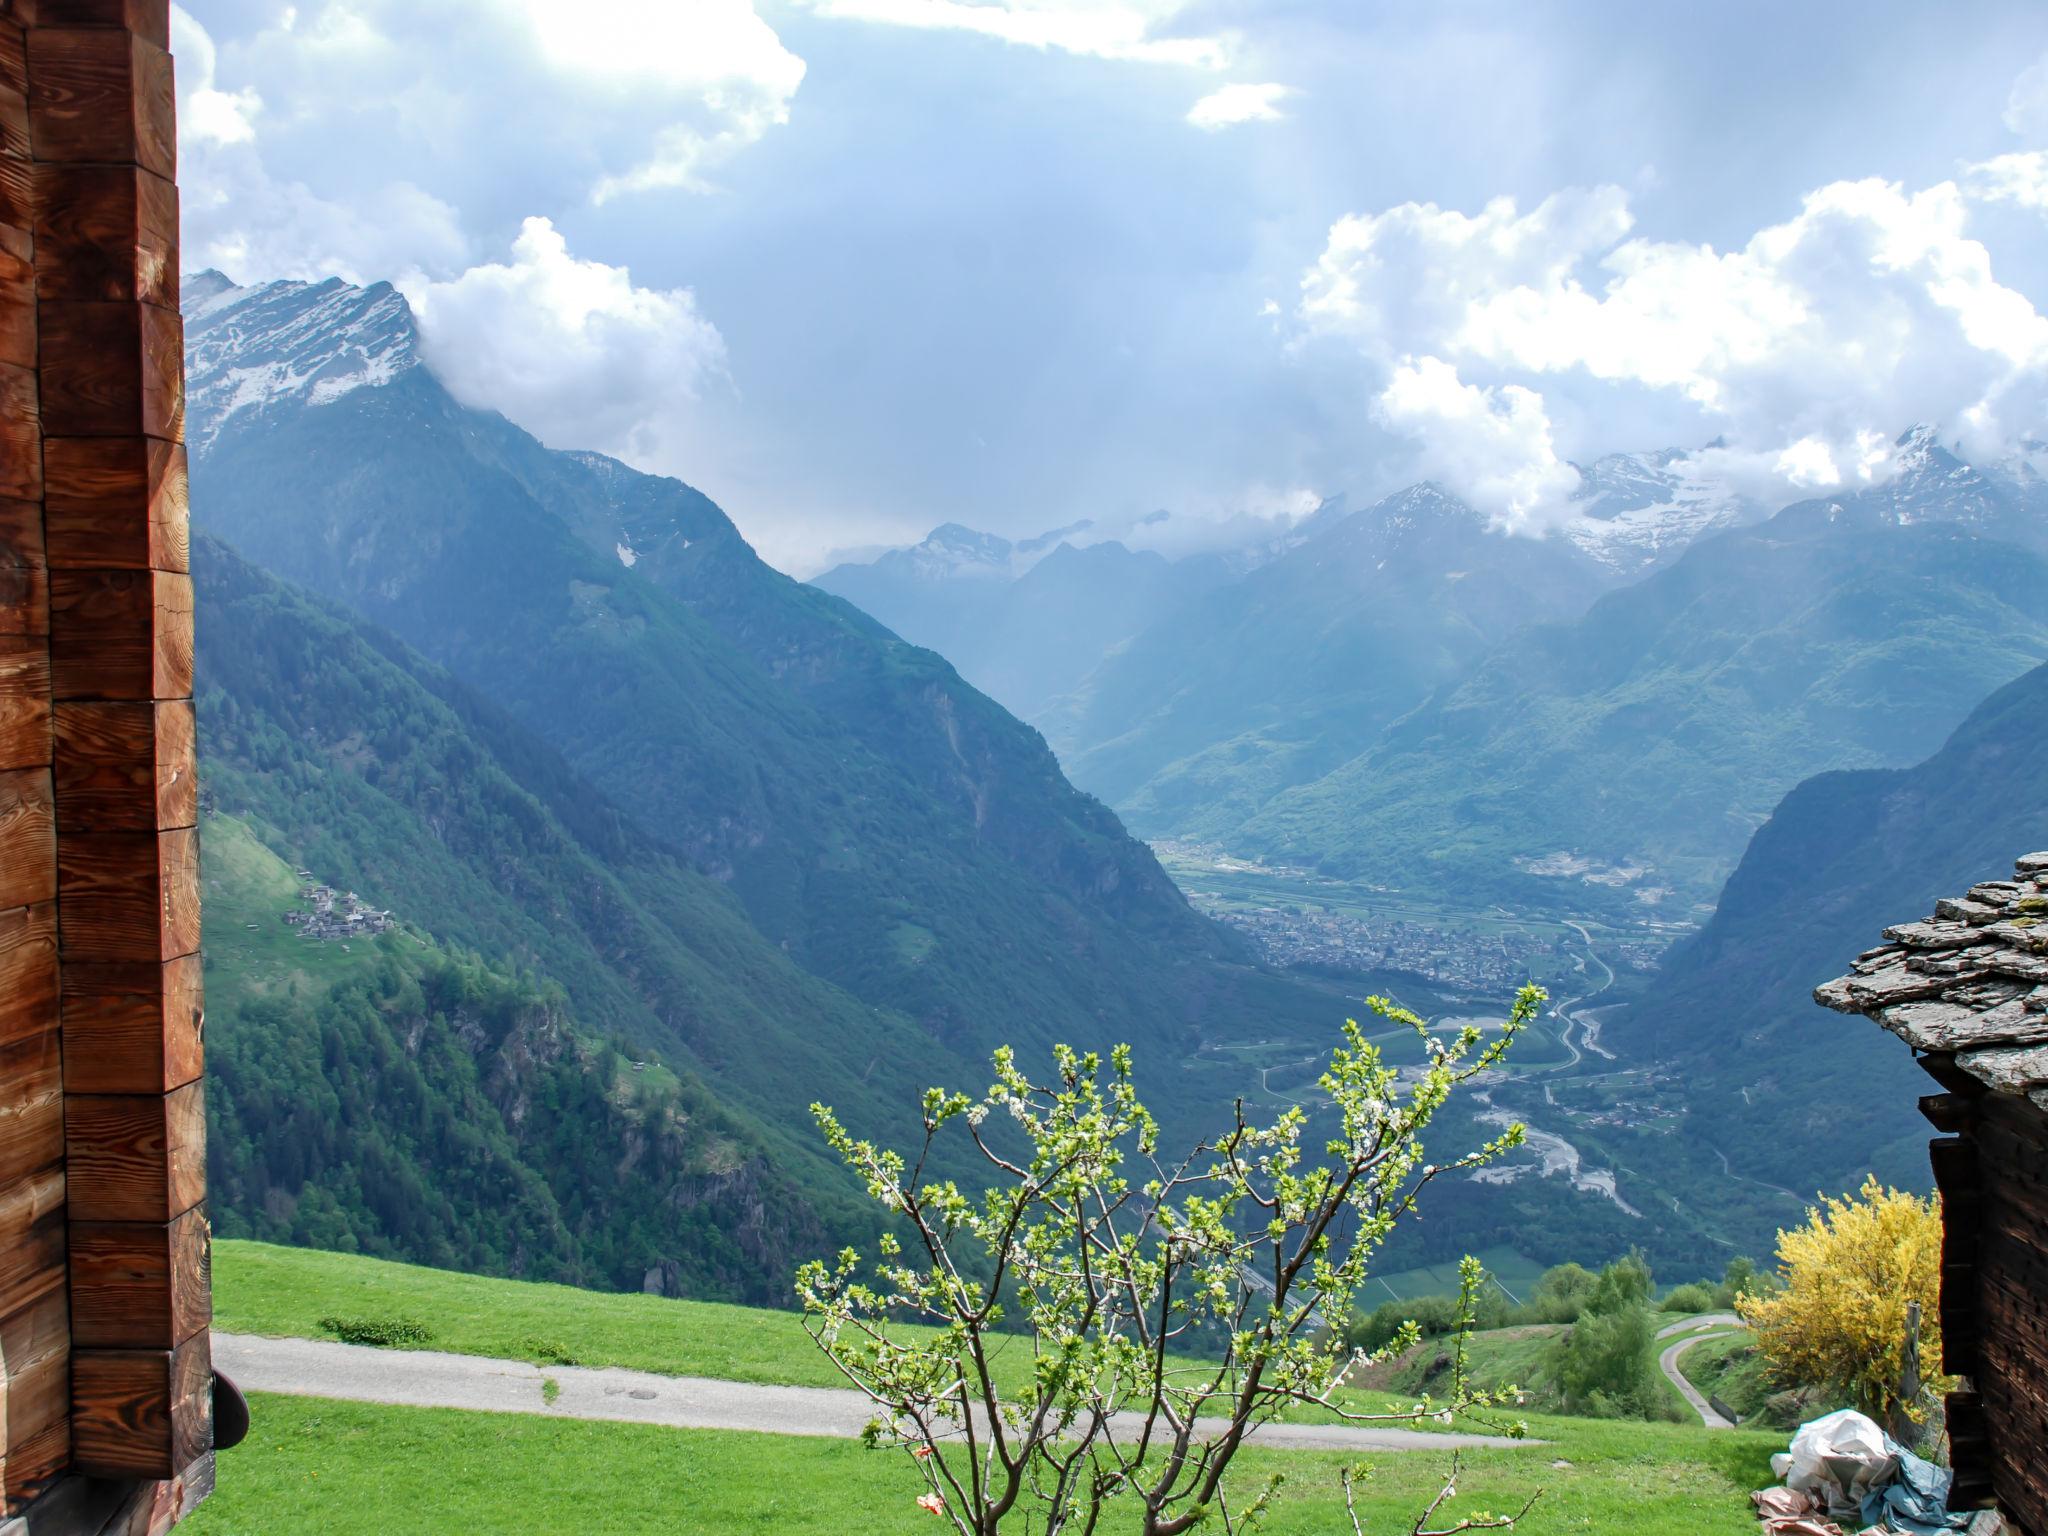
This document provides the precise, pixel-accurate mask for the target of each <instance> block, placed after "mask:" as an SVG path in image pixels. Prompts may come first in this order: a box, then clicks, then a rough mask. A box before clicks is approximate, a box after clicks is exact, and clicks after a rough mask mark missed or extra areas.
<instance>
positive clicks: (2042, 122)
mask: <svg viewBox="0 0 2048 1536" xmlns="http://www.w3.org/2000/svg"><path fill="white" fill-rule="evenodd" d="M2005 126H2006V127H2008V128H2010V129H2011V130H2012V131H2013V132H2014V133H2017V134H2022V135H2024V136H2026V137H2027V138H2031V139H2037V140H2038V139H2048V53H2044V54H2042V55H2041V57H2040V58H2038V59H2036V60H2034V62H2033V63H2031V64H2029V65H2028V66H2027V67H2026V68H2025V69H2023V70H2021V71H2020V76H2019V78H2018V79H2017V80H2015V81H2013V83H2012V91H2011V93H2010V94H2009V95H2007V97H2006V98H2005Z"/></svg>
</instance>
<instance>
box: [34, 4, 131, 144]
mask: <svg viewBox="0 0 2048 1536" xmlns="http://www.w3.org/2000/svg"><path fill="white" fill-rule="evenodd" d="M33 9H34V8H33V7H30V10H31V11H33ZM34 20H35V17H34V16H33V15H32V14H31V15H27V16H24V15H23V14H22V9H21V6H20V5H19V3H17V0H0V95H7V94H12V95H15V96H19V97H21V98H23V99H24V100H26V99H27V97H28V38H27V37H26V35H24V33H23V31H22V23H23V22H24V21H34ZM164 46H165V47H169V46H170V45H169V44H168V43H167V44H165V45H164ZM21 153H23V154H27V153H28V146H27V145H26V144H23V145H22V146H21Z"/></svg>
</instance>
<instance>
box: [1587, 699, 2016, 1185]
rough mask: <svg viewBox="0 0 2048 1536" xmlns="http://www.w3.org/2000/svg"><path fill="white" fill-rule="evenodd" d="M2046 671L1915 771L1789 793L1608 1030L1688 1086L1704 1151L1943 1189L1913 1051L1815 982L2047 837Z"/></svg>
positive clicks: (1790, 1172) (1741, 1163)
mask: <svg viewBox="0 0 2048 1536" xmlns="http://www.w3.org/2000/svg"><path fill="white" fill-rule="evenodd" d="M2044 743H2048V667H2037V668H2035V669H2034V670H2033V671H2031V672H2029V673H2027V674H2026V675H2025V676H2024V677H2021V678H2020V679H2018V680H2017V681H2015V682H2013V683H2010V684H2008V685H2007V686H2006V687H2004V688H2001V689H1999V690H1998V691H1997V692H1996V693H1994V694H1992V695H1991V697H1990V698H1988V699H1986V700H1985V701H1984V702H1983V703H1982V704H1980V705H1979V706H1978V707H1977V708H1976V709H1974V710H1973V711H1971V713H1970V715H1969V717H1968V718H1967V719H1966V720H1965V721H1964V722H1963V723H1962V725H1961V726H1959V727H1958V728H1957V729H1956V731H1955V733H1954V734H1953V735H1952V736H1951V737H1950V738H1949V740H1948V742H1947V743H1946V744H1945V745H1944V746H1943V747H1942V748H1941V750H1940V751H1938V752H1936V753H1935V754H1934V755H1933V756H1932V757H1929V758H1928V759H1927V760H1926V761H1924V762H1922V763H1920V764H1918V765H1916V766H1914V767H1911V768H1905V769H1893V770H1865V771H1861V772H1851V773H1828V774H1822V775H1820V776H1818V777H1816V778H1812V779H1808V780H1807V781H1806V782H1805V783H1803V784H1801V785H1799V786H1798V788H1796V789H1794V790H1793V791H1792V793H1791V794H1789V795H1787V796H1786V797H1785V799H1784V801H1783V802H1782V803H1781V804H1780V805H1779V806H1778V807H1777V809H1776V810H1775V811H1774V812H1773V813H1772V815H1771V817H1770V819H1769V820H1768V821H1767V822H1765V823H1764V825H1763V826H1762V828H1760V829H1759V830H1758V832H1757V834H1756V836H1755V838H1754V839H1752V841H1751V842H1750V845H1749V849H1748V851H1747V852H1746V853H1745V854H1744V855H1743V858H1742V862H1741V864H1740V865H1739V866H1738V867H1737V868H1736V871H1735V873H1734V874H1733V875H1731V876H1730V877H1729V880H1728V884H1727V888H1726V889H1725V890H1724V891H1723V892H1722V895H1721V902H1720V906H1719V908H1718V909H1717V910H1716V912H1715V914H1714V917H1713V920H1712V921H1711V922H1710V923H1708V924H1707V926H1706V928H1705V929H1704V930H1703V931H1702V932H1701V933H1700V934H1699V935H1698V936H1697V937H1696V938H1695V939H1693V940H1692V941H1691V942H1689V943H1688V944H1686V945H1685V946H1684V947H1682V948H1681V949H1679V950H1678V951H1676V952H1675V953H1674V954H1673V955H1672V957H1671V959H1670V961H1669V963H1668V964H1667V965H1666V966H1665V968H1664V970H1663V972H1662V974H1661V975H1660V976H1659V977H1658V978H1657V980H1656V982H1655V984H1654V985H1653V986H1651V987H1650V988H1649V989H1648V991H1647V992H1646V993H1645V994H1644V995H1643V997H1642V998H1641V1000H1640V1001H1639V1002H1637V1003H1636V1004H1635V1005H1634V1006H1632V1007H1631V1008H1629V1009H1628V1010H1627V1011H1625V1012H1623V1013H1620V1014H1618V1015H1616V1016H1614V1017H1612V1018H1611V1019H1610V1021H1609V1024H1608V1027H1607V1028H1606V1029H1605V1030H1604V1031H1603V1038H1604V1039H1606V1040H1607V1041H1608V1042H1609V1043H1611V1044H1613V1045H1614V1046H1615V1047H1616V1049H1618V1050H1621V1051H1622V1052H1623V1053H1624V1054H1625V1055H1627V1056H1633V1057H1635V1058H1637V1059H1653V1060H1655V1061H1657V1062H1659V1063H1661V1064H1663V1065H1664V1066H1665V1067H1667V1068H1668V1069H1670V1070H1671V1071H1673V1072H1675V1073H1677V1074H1679V1075H1680V1076H1681V1077H1682V1078H1683V1080H1684V1081H1685V1082H1686V1083H1687V1084H1688V1092H1689V1096H1690V1098H1691V1101H1692V1104H1693V1112H1692V1114H1691V1116H1690V1126H1691V1129H1690V1131H1689V1133H1688V1134H1689V1137H1690V1139H1692V1140H1693V1141H1695V1142H1696V1143H1703V1144H1704V1145H1703V1146H1702V1147H1701V1151H1702V1154H1703V1155H1702V1156H1701V1157H1700V1159H1699V1160H1700V1162H1701V1163H1702V1164H1703V1165H1705V1164H1709V1163H1711V1162H1712V1161H1713V1159H1712V1158H1711V1156H1710V1155H1704V1154H1705V1148H1706V1146H1718V1147H1720V1148H1721V1149H1722V1150H1724V1151H1725V1152H1726V1154H1727V1156H1728V1159H1729V1161H1730V1162H1731V1163H1732V1164H1733V1165H1734V1167H1735V1168H1736V1169H1737V1170H1739V1171H1740V1172H1742V1173H1745V1174H1748V1175H1750V1176H1752V1177H1755V1178H1759V1179H1767V1180H1770V1181H1772V1182H1774V1183H1780V1184H1785V1185H1788V1186H1790V1187H1792V1188H1794V1189H1795V1190H1798V1191H1800V1192H1802V1193H1808V1194H1810V1193H1811V1192H1812V1191H1813V1190H1814V1189H1815V1188H1820V1189H1826V1190H1841V1189H1847V1188H1851V1187H1853V1186H1854V1184H1855V1183H1856V1181H1857V1179H1859V1178H1860V1177H1861V1175H1862V1173H1863V1172H1864V1171H1865V1170H1867V1169H1870V1168H1872V1167H1875V1168H1876V1170H1877V1171H1878V1173H1879V1174H1880V1175H1882V1176H1883V1177H1885V1178H1888V1179H1893V1180H1897V1181H1899V1182H1902V1183H1906V1184H1909V1185H1911V1186H1913V1187H1916V1188H1918V1187H1924V1186H1925V1185H1926V1184H1927V1183H1928V1170H1927V1155H1926V1140H1927V1137H1928V1135H1929V1134H1930V1133H1929V1131H1928V1128H1927V1125H1926V1122H1925V1121H1924V1120H1922V1119H1921V1118H1920V1116H1919V1114H1918V1113H1917V1112H1916V1111H1915V1107H1914V1106H1915V1102H1916V1100H1917V1099H1918V1098H1919V1096H1920V1095H1921V1094H1923V1093H1926V1092H1929V1091H1931V1090H1930V1089H1929V1088H1928V1086H1927V1084H1928V1079H1927V1078H1926V1075H1925V1074H1924V1073H1922V1072H1921V1071H1920V1069H1919V1068H1918V1067H1916V1066H1914V1065H1913V1063H1912V1053H1911V1052H1910V1051H1909V1050H1907V1048H1906V1047H1905V1046H1904V1045H1903V1044H1901V1043H1900V1042H1899V1041H1897V1040H1895V1039H1893V1038H1892V1037H1891V1036H1890V1035H1888V1034H1886V1033H1885V1032H1884V1031H1883V1030H1881V1029H1878V1028H1876V1027H1875V1026H1874V1025H1872V1024H1870V1023H1869V1022H1868V1021H1867V1020H1864V1019H1860V1018H1844V1017H1842V1016H1841V1015H1839V1014H1834V1013H1830V1012H1828V1011H1827V1010H1826V1009H1824V1008H1822V1007H1820V1006H1819V1005H1818V1004H1816V1003H1815V1002H1814V1001H1813V1000H1812V992H1813V989H1814V987H1816V986H1817V985H1819V984H1820V983H1821V982H1823V981H1827V980H1830V979H1832V978H1833V977H1835V976H1838V975H1840V974H1841V973H1842V972H1843V970H1844V969H1845V968H1846V967H1847V965H1848V963H1849V961H1851V960H1852V959H1854V958H1855V957H1856V956H1857V955H1858V954H1860V953H1862V952H1863V951H1864V950H1866V949H1869V948H1871V947H1872V946H1873V945H1875V944H1877V943H1879V942H1880V941H1881V935H1882V934H1883V931H1884V929H1885V928H1886V927H1888V926H1889V925H1891V924H1893V923H1902V922H1911V921H1913V920H1915V919H1917V918H1919V917H1921V916H1923V915H1924V914H1925V913H1927V912H1930V911H1932V910H1933V903H1934V902H1935V901H1936V900H1937V899H1939V898H1941V897H1945V896H1954V895H1957V894H1959V893H1961V892H1962V891H1965V890H1967V889H1968V888H1969V887H1970V886H1972V885H1974V884H1976V883H1977V882H1979V881H1981V880H1996V879H2004V878H2006V877H2007V876H2008V875H2009V874H2010V873H2011V869H2012V861H2013V859H2014V858H2016V857H2017V856H2019V855H2020V854H2022V853H2028V852H2032V851H2034V850H2036V849H2040V848H2048V772H2044V771H2043V767H2042V748H2043V744H2044Z"/></svg>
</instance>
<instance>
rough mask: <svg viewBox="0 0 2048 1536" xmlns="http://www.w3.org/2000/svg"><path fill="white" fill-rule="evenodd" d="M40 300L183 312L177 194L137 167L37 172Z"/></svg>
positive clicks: (66, 167) (36, 272)
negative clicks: (122, 303) (136, 303)
mask: <svg viewBox="0 0 2048 1536" xmlns="http://www.w3.org/2000/svg"><path fill="white" fill-rule="evenodd" d="M34 250H35V256H36V259H35V262H34V264H33V266H32V268H31V270H32V271H33V273H34V277H35V289H36V294H37V296H38V297H40V298H44V299H86V300H141V301H143V302H145V303H149V304H155V305H159V306H161V307H163V308H166V309H175V308H177V305H178V189H177V187H176V186H175V185H173V184H172V183H171V182H168V181H166V180H164V178H163V177H161V176H156V175H152V174H151V173H150V172H148V171H145V170H143V169H142V168H141V167H140V166H133V165H42V166H38V167H37V168H36V222H35V246H34Z"/></svg>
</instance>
